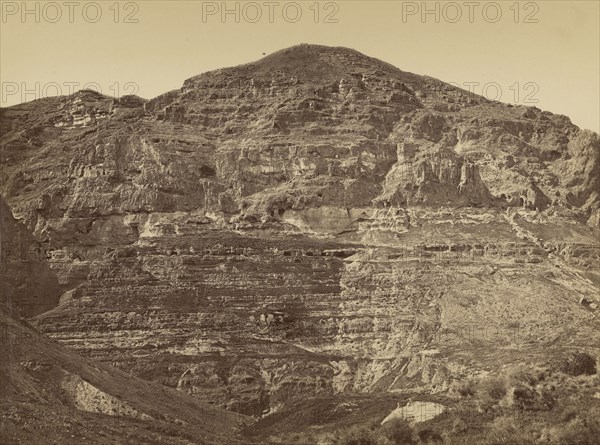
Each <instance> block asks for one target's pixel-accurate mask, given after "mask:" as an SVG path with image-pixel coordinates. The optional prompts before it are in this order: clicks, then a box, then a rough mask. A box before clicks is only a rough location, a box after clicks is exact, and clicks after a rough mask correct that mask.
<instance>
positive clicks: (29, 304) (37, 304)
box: [0, 197, 61, 317]
mask: <svg viewBox="0 0 600 445" xmlns="http://www.w3.org/2000/svg"><path fill="white" fill-rule="evenodd" d="M0 266H1V268H0V282H1V283H2V284H1V285H0V302H1V303H2V305H3V307H4V310H5V311H7V312H10V313H12V314H14V315H15V316H22V317H33V316H35V315H38V314H41V313H42V312H45V311H47V310H49V309H52V308H53V307H55V306H56V305H57V304H58V298H59V296H60V294H61V288H60V286H59V284H58V279H57V277H56V274H55V273H54V272H53V271H52V270H51V269H50V267H49V265H48V262H47V261H46V257H45V255H44V253H43V247H42V244H41V243H39V242H37V241H36V240H35V239H34V238H33V236H32V235H31V233H30V232H29V231H28V230H27V229H26V228H25V227H23V226H22V225H21V224H20V223H19V222H18V221H15V219H14V218H13V216H12V213H11V211H10V209H9V208H8V206H7V205H6V203H5V202H4V200H3V199H2V198H1V197H0Z"/></svg>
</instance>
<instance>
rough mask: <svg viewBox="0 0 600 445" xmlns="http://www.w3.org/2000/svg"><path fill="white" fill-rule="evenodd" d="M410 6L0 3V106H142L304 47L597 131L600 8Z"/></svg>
mask: <svg viewBox="0 0 600 445" xmlns="http://www.w3.org/2000/svg"><path fill="white" fill-rule="evenodd" d="M422 3H423V2H421V1H418V2H402V1H337V2H328V1H322V2H319V3H317V2H315V1H314V0H310V1H297V2H291V1H268V0H267V1H256V2H227V6H226V7H227V8H228V9H229V10H231V11H232V12H230V13H229V14H227V15H225V16H224V17H223V16H222V15H221V13H222V12H223V11H222V10H223V2H221V1H217V2H203V1H137V2H119V3H116V2H115V1H114V0H109V1H98V2H88V1H73V2H72V3H69V2H67V1H57V2H26V8H27V10H26V11H24V8H23V2H21V1H1V7H2V22H1V31H0V37H1V43H0V50H1V53H0V54H1V56H0V57H1V59H0V62H1V64H0V65H1V66H0V79H1V82H2V98H1V105H2V106H8V105H13V104H16V103H19V102H22V101H29V100H32V99H35V98H37V97H43V96H53V95H56V94H57V93H58V92H60V93H62V94H68V93H70V92H71V90H72V89H75V90H77V89H81V88H82V87H83V86H84V85H86V84H87V86H88V87H91V88H93V89H96V90H98V89H99V90H101V92H102V93H104V94H107V95H123V94H129V93H135V94H138V95H139V96H142V97H144V98H152V97H155V96H157V95H159V94H161V93H164V92H166V91H169V90H172V89H176V88H179V87H181V85H182V84H183V81H184V80H185V79H187V78H189V77H192V76H194V75H197V74H200V73H202V72H205V71H209V70H213V69H216V68H221V67H225V66H233V65H238V64H241V63H247V62H251V61H254V60H257V59H259V58H261V57H262V55H263V53H266V54H269V53H271V52H274V51H277V50H279V49H282V48H285V47H288V46H292V45H296V44H299V43H315V44H322V45H331V46H346V47H350V48H354V49H356V50H358V51H361V52H362V53H365V54H367V55H369V56H372V57H376V58H379V59H382V60H384V61H386V62H389V63H391V64H392V65H395V66H397V67H398V68H400V69H402V70H404V71H410V72H413V73H417V74H426V75H429V76H432V77H436V78H438V79H440V80H443V81H446V82H453V83H455V84H458V85H460V86H462V87H464V88H469V85H471V87H470V88H472V90H473V91H474V92H475V93H477V94H482V93H485V95H486V96H487V97H489V98H491V99H494V98H498V99H499V100H501V101H503V102H510V103H521V104H526V105H535V106H537V107H538V108H541V109H543V110H549V111H551V112H553V113H560V114H565V115H567V116H569V117H570V118H571V120H572V121H573V122H574V123H575V124H577V125H578V126H580V127H582V128H588V129H591V130H594V131H596V132H599V131H600V1H598V0H589V1H549V0H546V1H537V2H528V1H520V2H518V3H517V2H516V1H515V0H511V1H498V2H488V1H482V2H479V1H474V2H472V6H470V3H469V2H465V1H457V2H428V3H427V4H426V9H427V10H428V11H430V12H429V13H427V14H426V15H425V16H422V13H423V12H424V11H423V9H424V8H423V7H422ZM436 5H437V6H436ZM436 9H437V12H436ZM425 12H427V11H425ZM23 13H25V15H23ZM94 21H95V23H94ZM135 21H137V23H135ZM236 21H237V22H236ZM71 22H72V23H71ZM115 22H116V23H115ZM131 22H133V23H131Z"/></svg>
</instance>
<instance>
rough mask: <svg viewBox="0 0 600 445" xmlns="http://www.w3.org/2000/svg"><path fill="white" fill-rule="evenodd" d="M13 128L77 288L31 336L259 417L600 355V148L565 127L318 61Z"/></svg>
mask: <svg viewBox="0 0 600 445" xmlns="http://www.w3.org/2000/svg"><path fill="white" fill-rule="evenodd" d="M0 116H1V120H2V134H1V147H2V151H1V162H2V165H3V167H4V170H3V173H2V178H1V182H0V191H1V193H2V195H3V196H4V198H5V199H6V201H7V203H8V204H9V206H10V208H11V210H12V212H13V213H14V214H15V216H16V217H17V218H19V219H20V220H22V222H23V223H24V224H25V225H26V226H27V228H28V229H29V230H31V232H32V233H33V236H34V237H35V240H36V242H37V243H40V246H41V252H40V255H42V256H44V257H47V258H48V261H49V264H50V267H51V269H52V271H53V273H55V274H56V276H57V277H58V280H59V284H60V286H61V288H62V290H63V291H64V293H63V295H62V297H61V300H60V304H59V305H57V307H55V308H54V309H52V310H50V311H48V312H45V313H44V314H41V315H39V316H38V317H36V319H35V321H34V322H35V324H36V325H37V327H38V328H39V329H40V330H42V331H43V332H45V333H47V334H48V335H50V336H51V337H53V338H55V339H57V340H59V341H60V342H62V343H63V344H64V345H66V346H68V347H69V348H71V349H74V350H77V351H78V352H80V353H81V354H83V355H85V356H88V357H94V358H96V359H98V360H101V361H104V362H107V363H110V364H113V365H115V366H118V367H120V368H122V369H127V370H129V371H131V372H133V373H134V374H135V375H137V376H140V377H142V378H145V379H148V380H153V381H155V382H159V383H163V384H165V385H168V386H171V387H173V388H178V389H179V390H181V391H184V392H186V393H189V394H192V395H194V396H195V397H199V398H202V399H205V400H209V401H213V402H217V403H218V404H220V405H221V406H222V407H226V408H231V409H235V410H238V411H241V412H243V413H246V414H252V415H255V416H260V415H263V414H266V413H269V412H271V413H272V412H274V411H277V410H278V409H280V408H281V407H282V406H283V405H285V404H286V403H288V401H289V400H290V399H295V398H299V397H305V396H307V395H317V394H321V395H322V394H338V393H364V392H378V391H400V390H403V389H406V388H412V389H420V390H424V391H433V392H436V391H445V390H446V389H447V388H448V387H449V385H450V384H451V383H452V381H453V380H456V379H460V378H464V377H465V376H469V375H475V374H477V373H479V372H481V371H483V370H486V369H490V368H493V367H494V366H496V364H497V363H498V361H500V360H503V361H519V360H524V359H525V357H527V359H528V360H530V359H531V358H532V357H544V356H545V355H548V354H552V353H553V351H555V350H560V349H561V348H565V347H589V345H590V344H600V338H599V337H598V336H599V330H598V318H597V317H598V313H597V312H596V311H595V310H593V309H590V307H587V306H586V307H582V306H581V305H579V304H578V301H579V298H581V297H585V298H586V299H588V300H589V301H593V302H597V300H598V293H597V290H598V286H599V283H600V275H598V272H597V266H598V264H599V261H600V257H599V255H600V254H599V245H598V234H599V232H598V230H599V227H598V214H599V213H598V212H599V210H598V208H599V204H600V196H599V195H598V185H599V171H598V163H599V153H600V152H599V143H600V142H599V137H598V135H597V134H595V133H592V132H588V131H584V130H580V129H579V128H577V127H576V126H575V125H573V124H572V123H571V122H570V121H569V119H568V118H566V117H564V116H559V115H553V114H551V113H548V112H542V111H540V110H538V109H536V108H527V107H521V106H511V105H507V104H501V103H498V102H492V101H489V100H487V99H485V98H483V97H480V96H477V95H474V94H471V93H468V92H466V91H463V90H460V89H458V88H455V87H452V86H450V85H448V84H445V83H443V82H441V81H438V80H436V79H432V78H429V77H423V76H417V75H414V74H411V73H407V72H404V71H401V70H399V69H397V68H395V67H392V66H390V65H388V64H386V63H383V62H381V61H378V60H375V59H372V58H369V57H367V56H364V55H362V54H360V53H358V52H356V51H353V50H349V49H344V48H328V47H320V46H312V45H301V46H298V47H293V48H289V49H286V50H282V51H280V52H278V53H275V54H272V55H270V56H268V57H266V58H264V59H262V60H260V61H258V62H256V63H252V64H248V65H243V66H239V67H233V68H226V69H221V70H217V71H212V72H209V73H205V74H202V75H199V76H196V77H194V78H191V79H188V80H186V81H185V82H184V84H183V86H182V88H181V89H180V90H178V91H172V92H169V93H166V94H164V95H162V96H159V97H157V98H155V99H152V100H149V101H144V100H141V99H139V98H123V99H121V100H113V99H110V98H107V97H104V96H101V95H98V94H96V93H93V92H89V91H88V92H85V91H84V92H79V93H76V94H75V95H73V96H69V97H60V98H49V99H42V100H39V101H34V102H30V103H26V104H21V105H17V106H14V107H10V108H7V109H3V110H1V115H0ZM92 117H93V118H92ZM30 315H33V314H30ZM567 320H569V321H567ZM573 326H577V328H576V330H575V332H574V331H573V329H574V328H573ZM596 340H598V341H596ZM507 350H509V351H510V353H507V352H506V351H507ZM432 351H434V352H432ZM481 351H486V353H485V354H482V353H481Z"/></svg>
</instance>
